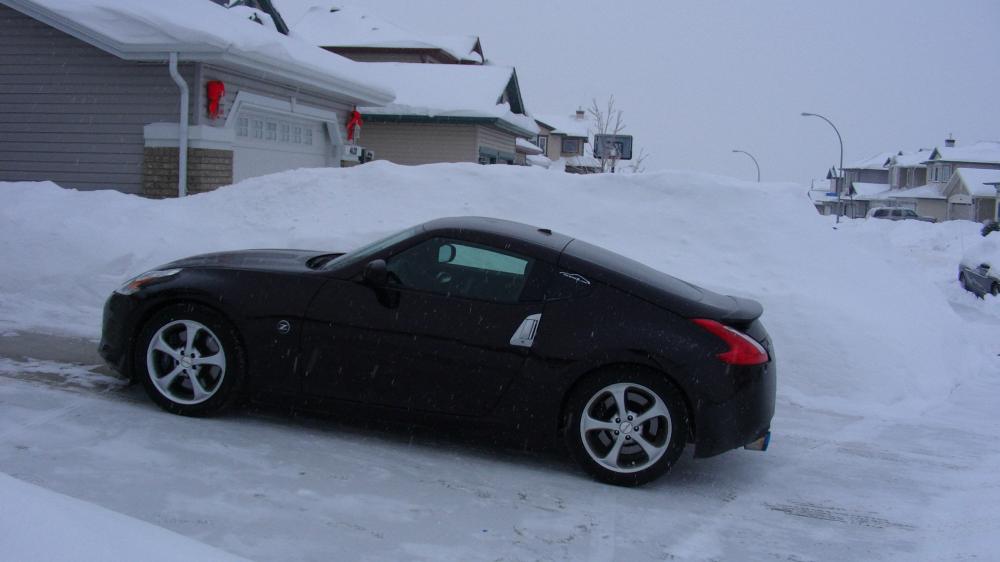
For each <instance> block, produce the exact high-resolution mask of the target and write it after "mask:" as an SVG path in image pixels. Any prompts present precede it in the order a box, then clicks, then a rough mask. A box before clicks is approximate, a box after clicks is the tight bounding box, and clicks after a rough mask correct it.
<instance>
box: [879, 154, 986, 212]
mask: <svg viewBox="0 0 1000 562" xmlns="http://www.w3.org/2000/svg"><path fill="white" fill-rule="evenodd" d="M919 154H921V155H922V154H927V153H926V152H922V153H919ZM921 164H922V165H923V166H925V167H926V178H927V183H926V184H925V185H920V186H917V187H912V188H909V189H903V190H898V191H896V190H894V191H892V192H891V193H890V195H889V198H890V199H891V200H893V201H895V202H896V203H898V204H899V205H900V206H905V207H909V208H913V209H915V210H916V211H917V212H918V213H919V214H921V215H926V216H932V217H934V218H936V219H938V220H942V221H943V220H951V219H957V218H967V219H970V220H986V219H982V218H979V217H980V216H984V217H989V216H990V214H989V213H990V211H989V210H990V209H993V215H992V216H995V215H996V208H995V200H994V199H991V198H990V197H989V194H988V192H987V193H986V195H985V196H983V195H979V196H976V200H975V201H974V200H973V193H974V192H975V191H976V190H978V189H980V187H979V186H978V185H975V184H976V183H977V182H975V181H973V176H974V174H971V173H969V174H966V175H965V176H964V177H959V178H954V175H955V173H956V171H957V170H961V169H969V170H1000V142H993V141H982V142H977V143H973V144H970V145H966V146H956V145H955V141H954V140H953V139H948V140H947V141H945V145H944V146H943V147H939V148H935V149H933V150H931V151H930V154H929V156H927V157H926V159H925V160H923V162H921ZM953 179H954V180H955V181H952V180H953ZM994 197H995V196H994Z"/></svg>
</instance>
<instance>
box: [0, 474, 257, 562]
mask: <svg viewBox="0 0 1000 562" xmlns="http://www.w3.org/2000/svg"><path fill="white" fill-rule="evenodd" d="M0 505H2V506H3V509H0V529H3V532H0V552H2V553H3V558H4V559H5V560H48V561H50V562H57V561H61V560H66V561H70V560H72V561H74V562H89V561H94V562H98V561H104V560H145V561H148V562H154V561H159V560H163V561H164V562H166V561H173V560H220V561H222V560H243V559H242V558H238V557H236V556H233V555H231V554H228V553H226V552H223V551H221V550H218V549H215V548H212V547H210V546H207V545H204V544H202V543H199V542H197V541H194V540H192V539H189V538H187V537H184V536H181V535H178V534H177V533H173V532H171V531H168V530H166V529H163V528H160V527H157V526H155V525H151V524H149V523H145V522H143V521H139V520H138V519H133V518H131V517H128V516H127V515H122V514H120V513H115V512H114V511H109V510H107V509H104V508H103V507H99V506H97V505H94V504H90V503H87V502H83V501H80V500H76V499H73V498H71V497H69V496H64V495H62V494H57V493H55V492H50V491H48V490H45V489H44V488H39V487H38V486H35V485H33V484H28V483H27V482H22V481H21V480H17V479H15V478H11V477H10V476H7V475H6V474H3V473H0Z"/></svg>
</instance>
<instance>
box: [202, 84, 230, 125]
mask: <svg viewBox="0 0 1000 562" xmlns="http://www.w3.org/2000/svg"><path fill="white" fill-rule="evenodd" d="M205 89H206V90H207V92H206V94H207V96H208V117H209V119H215V118H217V117H218V116H219V102H221V101H222V98H223V96H225V95H226V85H225V84H223V83H222V82H221V81H219V80H209V81H208V82H206V83H205Z"/></svg>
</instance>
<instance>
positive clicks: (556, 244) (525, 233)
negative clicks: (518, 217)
mask: <svg viewBox="0 0 1000 562" xmlns="http://www.w3.org/2000/svg"><path fill="white" fill-rule="evenodd" d="M423 228H424V230H425V231H427V232H442V233H445V234H446V233H448V232H462V231H472V232H480V233H484V234H489V235H493V236H498V237H501V238H506V239H512V240H519V241H522V242H527V243H529V244H533V245H536V246H540V247H543V248H546V249H548V250H551V251H553V252H555V253H556V254H559V253H561V252H562V251H563V249H564V248H565V247H566V245H567V244H569V243H570V242H572V241H573V238H571V237H569V236H566V235H565V234H560V233H558V232H552V231H551V230H549V229H547V228H541V227H537V226H532V225H529V224H524V223H520V222H515V221H510V220H504V219H495V218H490V217H444V218H440V219H435V220H432V221H429V222H426V223H424V224H423Z"/></svg>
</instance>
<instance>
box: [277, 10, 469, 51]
mask: <svg viewBox="0 0 1000 562" xmlns="http://www.w3.org/2000/svg"><path fill="white" fill-rule="evenodd" d="M275 4H276V6H275V7H276V8H277V9H278V10H279V11H280V14H281V15H280V16H279V17H280V18H281V19H282V20H283V21H285V22H286V23H287V24H288V29H289V34H290V35H292V36H293V37H297V38H299V39H301V40H303V41H306V42H308V43H311V44H313V45H318V46H320V47H322V48H324V49H326V50H328V51H330V52H333V53H336V54H338V55H341V56H344V57H347V58H349V59H351V60H355V61H359V62H408V63H430V64H479V65H481V64H483V63H484V62H485V60H486V58H485V56H484V55H483V45H482V43H481V42H480V40H479V37H477V36H475V35H455V36H448V35H430V34H426V33H419V32H416V31H411V30H409V29H405V28H403V27H400V26H398V25H396V24H394V23H392V22H390V21H387V20H385V19H382V18H379V17H378V16H375V15H373V14H372V13H371V12H370V11H369V10H367V9H365V8H361V7H359V6H357V5H353V4H349V3H348V4H345V3H344V2H329V1H326V2H320V1H317V0H280V1H277V2H275Z"/></svg>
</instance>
